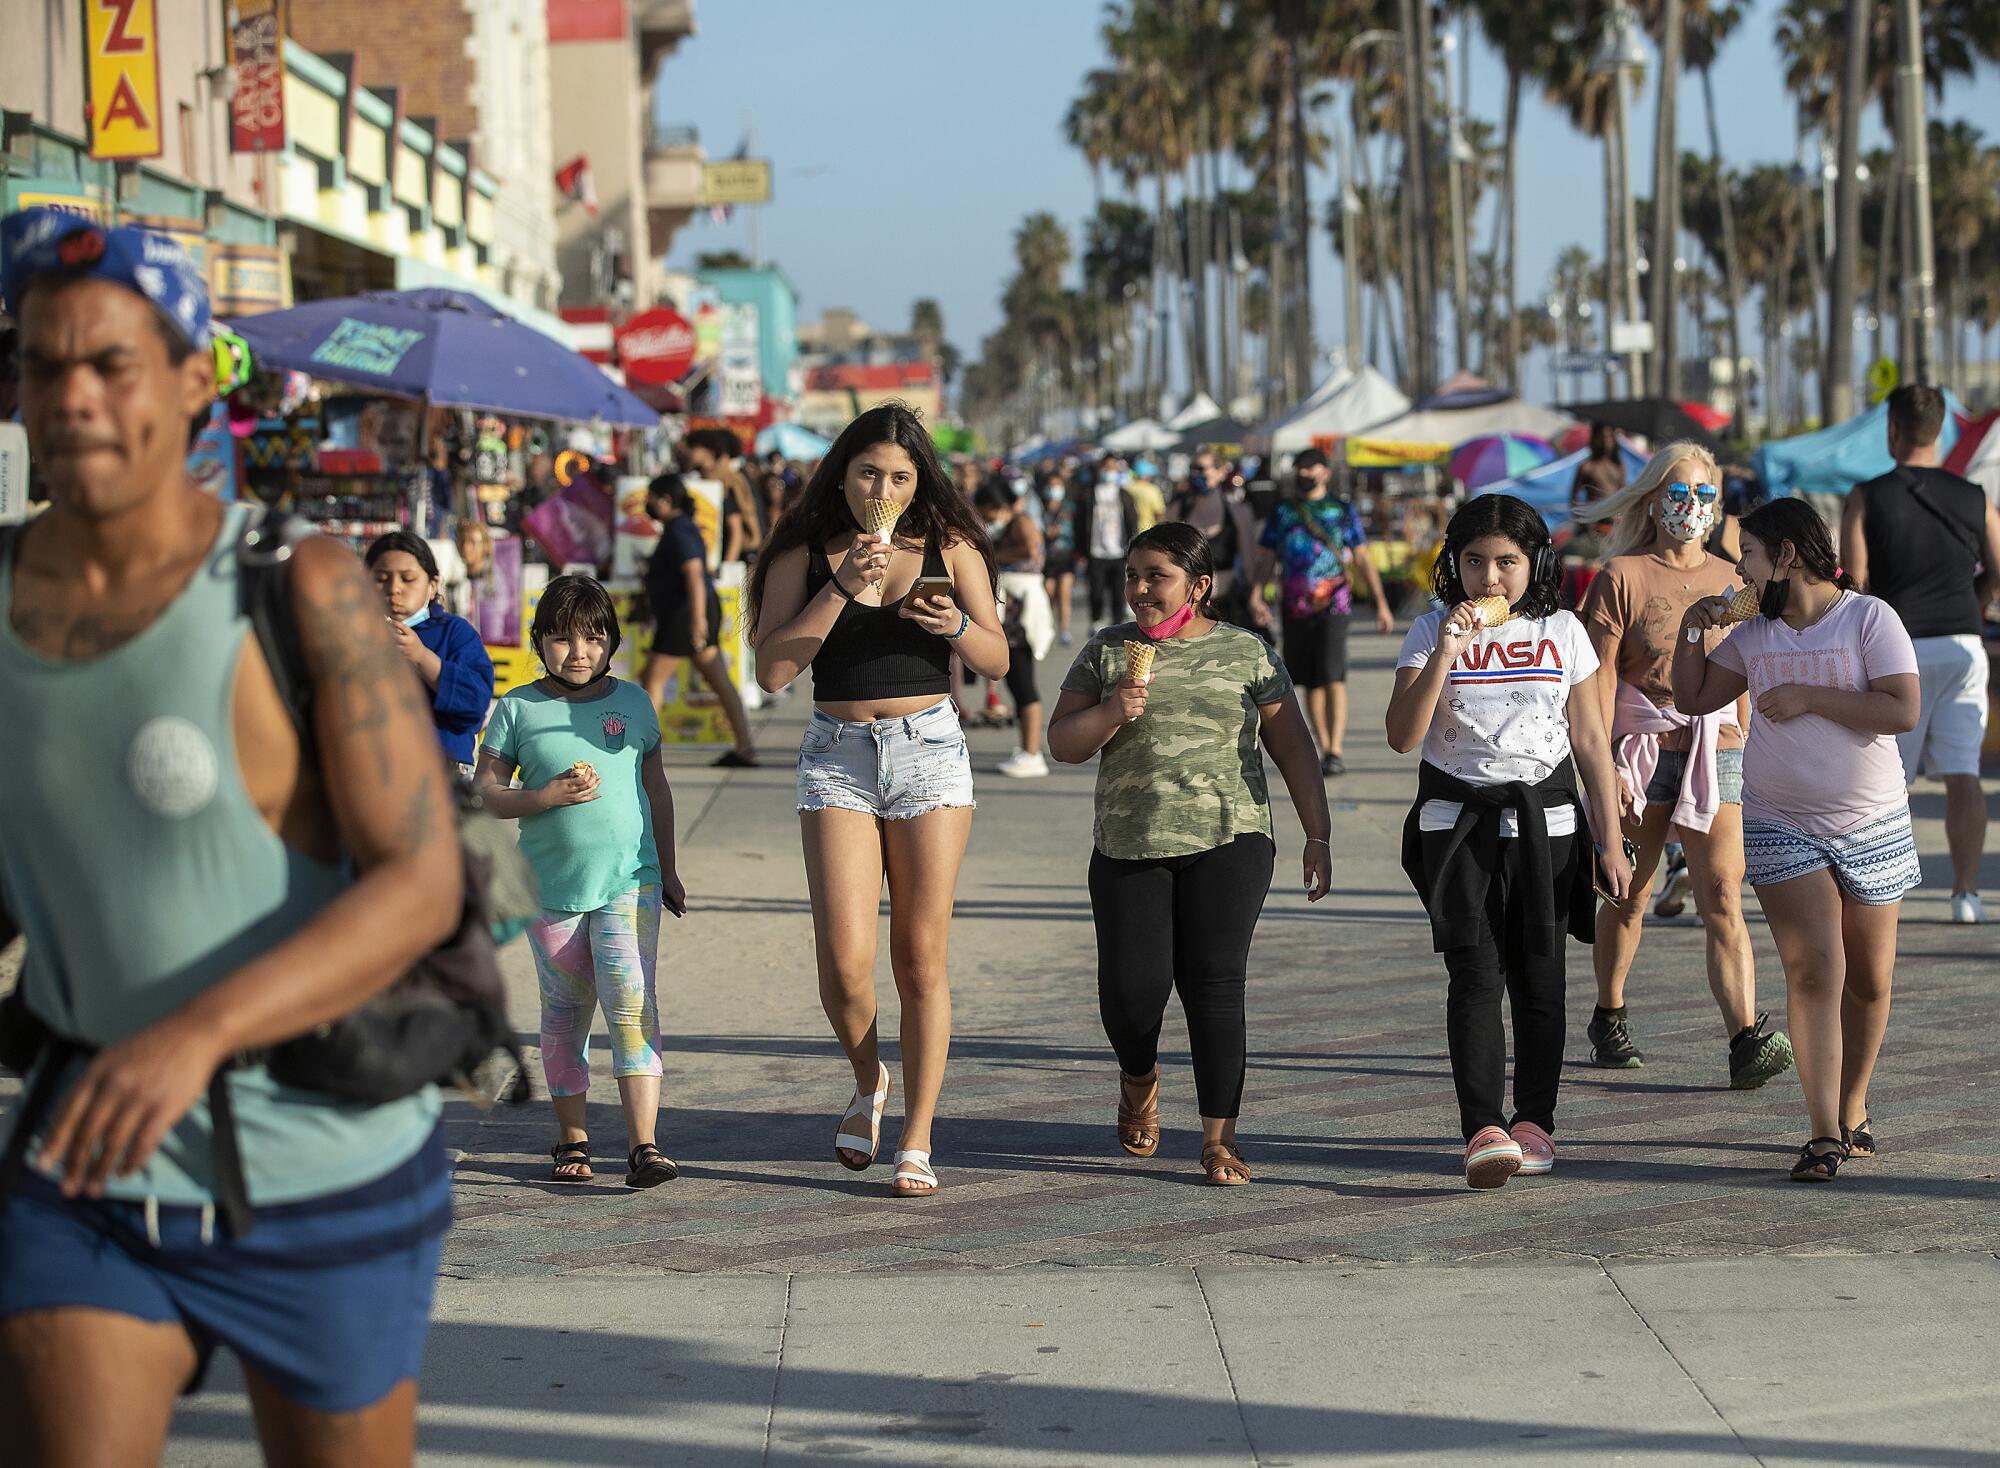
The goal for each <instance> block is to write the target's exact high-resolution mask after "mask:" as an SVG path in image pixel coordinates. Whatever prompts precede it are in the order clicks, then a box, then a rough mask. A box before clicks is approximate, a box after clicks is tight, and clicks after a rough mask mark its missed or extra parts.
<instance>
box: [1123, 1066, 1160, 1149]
mask: <svg viewBox="0 0 2000 1468" xmlns="http://www.w3.org/2000/svg"><path fill="white" fill-rule="evenodd" d="M1118 1145H1119V1146H1121V1147H1123V1148H1124V1149H1125V1150H1126V1151H1127V1152H1130V1153H1131V1154H1132V1155H1133V1156H1134V1157H1151V1156H1152V1155H1153V1154H1154V1153H1155V1152H1157V1151H1159V1150H1160V1068H1159V1067H1158V1066H1157V1065H1156V1066H1154V1067H1153V1072H1152V1074H1151V1075H1147V1076H1140V1077H1138V1078H1137V1079H1134V1078H1133V1077H1131V1076H1128V1075H1126V1074H1125V1072H1124V1071H1122V1070H1121V1071H1120V1072H1118Z"/></svg>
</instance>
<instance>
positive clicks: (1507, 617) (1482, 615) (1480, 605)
mask: <svg viewBox="0 0 2000 1468" xmlns="http://www.w3.org/2000/svg"><path fill="white" fill-rule="evenodd" d="M1472 609H1473V610H1474V611H1475V612H1477V613H1479V625H1480V626H1482V627H1498V626H1499V625H1500V624H1501V623H1502V622H1507V621H1511V620H1512V619H1513V616H1514V608H1513V605H1512V604H1511V603H1510V602H1509V601H1508V600H1507V598H1506V597H1504V596H1482V597H1480V598H1479V599H1478V600H1477V601H1475V602H1474V603H1473V604H1472Z"/></svg>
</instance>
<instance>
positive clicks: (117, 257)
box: [0, 209, 209, 347]
mask: <svg viewBox="0 0 2000 1468" xmlns="http://www.w3.org/2000/svg"><path fill="white" fill-rule="evenodd" d="M51 274H60V275H72V276H75V275H94V276H97V277H99V278H100V279H103V280H109V281H113V282H115V283H117V284H118V285H122V286H124V287H125V288H126V289H127V290H129V291H134V292H136V293H137V294H139V295H141V296H144V297H145V298H146V299H147V300H148V301H150V302H151V303H152V305H153V309H154V310H156V311H158V312H159V313H160V315H161V316H162V317H163V318H164V319H165V320H166V323H167V325H168V326H169V327H170V328H171V329H172V330H173V331H174V332H175V334H176V335H178V336H179V337H180V338H181V339H182V340H183V341H185V342H187V344H188V345H189V346H191V347H205V346H207V345H208V344H209V310H208V286H207V284H206V283H205V282H204V281H203V280H202V278H201V272H200V271H198V270H196V269H195V267H194V261H192V260H190V259H189V258H188V253H187V251H186V250H183V249H182V248H181V247H180V245H179V244H178V243H177V242H176V241H174V240H171V239H169V238H168V237H167V236H165V235H163V234H155V233H154V232H153V231H152V230H149V229H139V228H136V227H134V226H131V225H124V226H120V227H118V228H115V229H114V228H111V227H109V226H106V225H102V224H99V223H98V222H97V221H96V220H94V219H87V218H85V217H84V216H82V215H80V214H74V213H70V212H68V211H66V210H61V209H23V210H21V211H20V212H19V213H18V214H10V215H8V216H7V217H6V218H5V219H0V304H4V305H5V307H6V310H7V314H8V315H10V316H13V317H17V318H18V317H19V316H20V314H21V297H22V296H23V295H24V294H25V293H26V292H27V289H28V286H29V284H30V283H31V282H33V281H34V280H35V278H36V277H37V276H42V275H51Z"/></svg>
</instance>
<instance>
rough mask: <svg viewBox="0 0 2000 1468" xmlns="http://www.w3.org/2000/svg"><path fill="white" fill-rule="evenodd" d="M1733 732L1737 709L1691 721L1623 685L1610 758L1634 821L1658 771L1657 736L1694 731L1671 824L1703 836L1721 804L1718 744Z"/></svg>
mask: <svg viewBox="0 0 2000 1468" xmlns="http://www.w3.org/2000/svg"><path fill="white" fill-rule="evenodd" d="M1725 726H1726V727H1728V728H1731V729H1734V728H1736V727H1738V725H1737V722H1736V705H1735V704H1734V703H1730V704H1725V705H1724V706H1723V707H1721V708H1719V709H1717V710H1716V711H1715V712H1714V713H1712V714H1699V715H1695V716H1693V717H1690V716H1689V715H1687V714H1684V713H1682V712H1681V711H1680V710H1679V709H1677V708H1675V707H1673V706H1672V705H1671V704H1669V705H1667V706H1666V707H1664V708H1663V707H1661V706H1660V705H1659V704H1656V703H1654V702H1653V701H1652V700H1651V699H1650V698H1648V697H1646V695H1645V694H1643V693H1641V692H1640V691H1639V690H1638V689H1637V688H1635V687H1633V686H1632V685H1631V684H1630V683H1627V682H1625V681H1624V680H1623V679H1620V680H1619V683H1618V702H1617V704H1616V706H1615V707H1614V708H1613V710H1612V714H1611V757H1612V763H1613V764H1614V765H1616V766H1617V768H1618V773H1619V774H1621V775H1623V776H1624V777H1625V783H1626V784H1627V785H1628V786H1630V787H1631V790H1632V819H1633V820H1635V821H1636V820H1638V819H1639V818H1640V817H1641V816H1643V815H1645V813H1646V787H1647V786H1648V785H1649V784H1651V783H1652V780H1653V771H1654V770H1656V769H1658V768H1659V766H1660V736H1661V735H1662V734H1667V733H1671V732H1672V731H1674V730H1676V729H1692V730H1694V747H1693V749H1692V750H1691V751H1690V753H1689V755H1688V762H1687V768H1686V769H1685V770H1683V771H1682V772H1681V789H1680V794H1679V796H1678V797H1677V798H1676V799H1675V801H1674V824H1675V825H1677V826H1681V827H1683V828H1685V829H1687V830H1690V831H1706V830H1707V829H1708V828H1709V827H1710V826H1712V825H1714V824H1715V812H1716V810H1717V809H1718V808H1719V807H1720V806H1721V804H1722V776H1721V769H1720V762H1719V761H1718V760H1717V758H1716V753H1715V749H1716V740H1717V738H1718V737H1719V736H1720V735H1721V733H1722V730H1723V729H1724V727H1725Z"/></svg>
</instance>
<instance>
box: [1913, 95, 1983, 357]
mask: <svg viewBox="0 0 2000 1468" xmlns="http://www.w3.org/2000/svg"><path fill="white" fill-rule="evenodd" d="M1930 146H1931V159H1930V162H1931V215H1932V218H1933V219H1934V220H1935V221H1936V230H1937V245H1938V251H1939V253H1940V255H1941V256H1943V257H1944V259H1946V260H1948V261H1949V262H1950V268H1949V270H1948V271H1947V272H1942V273H1943V274H1944V275H1945V285H1946V290H1945V292H1944V302H1945V311H1944V342H1945V353H1944V360H1945V376H1946V379H1947V380H1948V381H1950V382H1952V383H1954V384H1955V385H1957V386H1958V387H1959V388H1960V389H1961V390H1963V389H1964V387H1965V386H1966V384H1965V381H1964V377H1963V370H1964V360H1963V357H1962V355H1961V347H1962V345H1963V342H1962V340H1961V337H1962V331H1961V328H1962V326H1963V324H1964V322H1965V320H1966V318H1967V315H1968V313H1969V311H1970V300H1971V291H1972V288H1973V278H1972V249H1973V247H1974V246H1975V245H1977V244H1978V243H1979V242H1980V239H1981V237H1982V236H1983V235H1985V234H1986V232H1987V231H1988V230H1989V229H1990V228H1991V227H1992V226H1993V225H1994V224H1995V222H1996V221H2000V148H1989V147H1987V146H1986V145H1985V140H1984V139H1983V138H1982V136H1981V135H1980V132H1979V129H1978V128H1976V127H1974V126H1973V125H1972V124H1971V123H1969V122H1964V121H1958V122H1952V123H1943V122H1933V123H1932V124H1931V126H1930Z"/></svg>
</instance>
